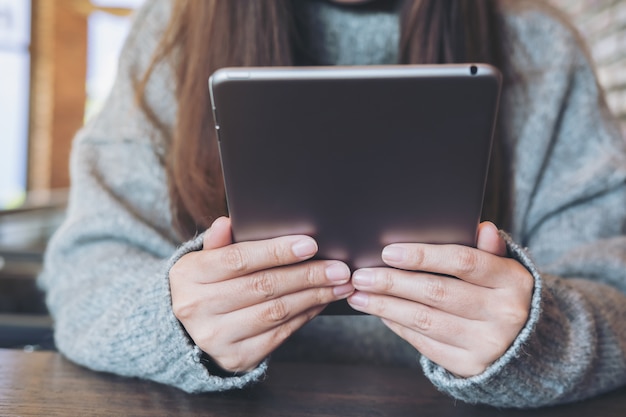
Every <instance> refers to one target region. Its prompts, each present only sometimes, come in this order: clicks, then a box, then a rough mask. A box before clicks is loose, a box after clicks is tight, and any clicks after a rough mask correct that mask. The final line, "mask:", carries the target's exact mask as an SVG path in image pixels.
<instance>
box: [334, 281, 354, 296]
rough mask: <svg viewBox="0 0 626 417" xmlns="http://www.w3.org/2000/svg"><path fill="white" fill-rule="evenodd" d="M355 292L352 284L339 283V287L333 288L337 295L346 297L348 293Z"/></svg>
mask: <svg viewBox="0 0 626 417" xmlns="http://www.w3.org/2000/svg"><path fill="white" fill-rule="evenodd" d="M353 292H354V287H353V286H352V284H344V285H339V286H338V287H334V288H333V294H335V297H345V296H346V295H349V294H352V293H353Z"/></svg>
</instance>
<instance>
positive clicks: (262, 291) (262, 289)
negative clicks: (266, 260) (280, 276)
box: [250, 271, 276, 298]
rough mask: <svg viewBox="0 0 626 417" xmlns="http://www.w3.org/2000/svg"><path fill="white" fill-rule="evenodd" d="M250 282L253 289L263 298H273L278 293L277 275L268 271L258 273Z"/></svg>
mask: <svg viewBox="0 0 626 417" xmlns="http://www.w3.org/2000/svg"><path fill="white" fill-rule="evenodd" d="M250 282H251V286H252V290H253V291H254V292H255V293H256V294H259V295H260V296H261V297H263V298H272V297H273V296H274V295H275V294H276V280H275V277H274V275H273V274H271V273H269V272H267V271H263V272H260V273H258V274H256V275H255V276H254V277H253V278H252V280H251V281H250Z"/></svg>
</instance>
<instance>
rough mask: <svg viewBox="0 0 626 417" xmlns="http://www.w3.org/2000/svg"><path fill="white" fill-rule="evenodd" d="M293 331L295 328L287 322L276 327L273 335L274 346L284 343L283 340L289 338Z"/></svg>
mask: <svg viewBox="0 0 626 417" xmlns="http://www.w3.org/2000/svg"><path fill="white" fill-rule="evenodd" d="M292 333H293V330H292V329H291V327H290V326H288V325H287V324H284V325H282V326H279V327H278V328H276V331H275V332H274V334H273V335H272V336H273V337H272V346H279V345H282V344H283V342H284V341H285V340H287V339H288V338H289V337H290V336H291V334H292Z"/></svg>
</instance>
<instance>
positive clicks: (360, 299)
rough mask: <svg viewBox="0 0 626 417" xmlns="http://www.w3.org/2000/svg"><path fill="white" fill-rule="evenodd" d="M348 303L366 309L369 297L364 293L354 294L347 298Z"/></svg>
mask: <svg viewBox="0 0 626 417" xmlns="http://www.w3.org/2000/svg"><path fill="white" fill-rule="evenodd" d="M348 303H350V304H353V305H355V306H358V307H367V304H368V303H369V297H368V295H367V294H365V293H362V292H356V293H354V294H352V296H351V297H350V298H348Z"/></svg>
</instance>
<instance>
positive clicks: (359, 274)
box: [352, 269, 374, 287]
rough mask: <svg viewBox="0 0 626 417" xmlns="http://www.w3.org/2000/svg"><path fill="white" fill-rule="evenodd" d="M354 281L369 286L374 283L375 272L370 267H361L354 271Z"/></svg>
mask: <svg viewBox="0 0 626 417" xmlns="http://www.w3.org/2000/svg"><path fill="white" fill-rule="evenodd" d="M352 281H353V282H354V283H355V284H357V285H362V286H364V287H368V286H370V285H372V284H373V283H374V273H373V272H372V271H370V270H368V269H359V270H358V271H356V272H355V273H354V276H353V277H352Z"/></svg>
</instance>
